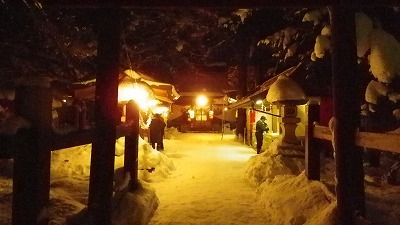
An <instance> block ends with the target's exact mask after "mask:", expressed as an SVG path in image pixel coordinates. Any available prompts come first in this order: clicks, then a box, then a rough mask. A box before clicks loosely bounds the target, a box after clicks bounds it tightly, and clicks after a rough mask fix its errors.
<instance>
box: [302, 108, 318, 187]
mask: <svg viewBox="0 0 400 225" xmlns="http://www.w3.org/2000/svg"><path fill="white" fill-rule="evenodd" d="M315 121H319V105H318V102H315V101H309V103H308V121H307V125H306V146H305V147H306V154H305V155H306V159H305V164H306V176H307V178H308V179H309V180H320V152H319V150H318V146H317V141H318V140H317V139H316V138H314V137H313V134H314V122H315Z"/></svg>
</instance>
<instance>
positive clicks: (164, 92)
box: [74, 69, 180, 103]
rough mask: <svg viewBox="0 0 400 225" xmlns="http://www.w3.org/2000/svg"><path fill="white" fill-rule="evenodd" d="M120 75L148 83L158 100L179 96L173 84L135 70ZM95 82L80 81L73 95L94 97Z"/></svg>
mask: <svg viewBox="0 0 400 225" xmlns="http://www.w3.org/2000/svg"><path fill="white" fill-rule="evenodd" d="M122 77H123V78H122V79H125V78H128V79H132V80H136V81H141V82H144V83H146V84H148V85H149V86H150V87H151V89H152V90H153V91H154V94H155V97H156V98H157V99H158V100H160V101H163V102H168V103H172V102H174V100H176V99H178V98H179V97H180V95H179V93H178V92H177V91H176V89H175V87H174V85H172V84H169V83H163V82H158V81H154V79H152V78H151V77H149V76H146V75H144V74H142V73H138V72H136V71H133V70H130V69H129V70H125V71H124V73H123V74H122ZM122 79H120V80H122ZM95 82H96V80H95V79H93V80H90V81H86V82H80V83H79V85H83V87H79V88H76V89H75V90H74V93H75V96H76V97H77V98H80V99H92V98H94V95H95V90H96V87H95Z"/></svg>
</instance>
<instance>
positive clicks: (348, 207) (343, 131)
mask: <svg viewBox="0 0 400 225" xmlns="http://www.w3.org/2000/svg"><path fill="white" fill-rule="evenodd" d="M41 2H42V3H43V7H44V8H46V7H57V8H98V9H99V10H101V15H102V18H98V20H97V21H98V24H99V25H100V26H99V27H100V29H99V36H98V53H97V54H98V55H97V57H98V70H99V73H98V74H97V82H96V105H97V106H98V107H97V109H98V111H97V112H96V113H97V114H98V116H97V117H96V124H97V125H98V126H99V128H101V129H98V130H97V131H98V133H97V135H96V137H97V138H96V139H95V141H94V142H93V152H92V154H93V156H92V162H91V164H92V166H91V176H90V188H89V204H88V208H89V210H91V211H92V214H93V216H94V218H96V224H98V225H111V213H112V212H111V199H112V176H113V174H112V173H113V166H114V165H113V163H114V161H113V157H114V155H113V150H112V149H114V142H115V132H116V129H115V122H114V121H115V115H116V112H117V96H118V93H117V92H118V91H117V90H118V62H119V59H118V57H119V36H120V29H119V27H120V23H119V22H120V19H119V9H120V8H121V7H122V8H170V7H178V8H197V7H206V8H271V7H288V8H294V7H316V6H319V7H322V6H327V7H328V9H329V14H330V19H331V26H332V39H331V40H332V42H331V45H332V46H331V54H332V82H333V100H334V116H335V117H336V119H337V124H336V128H335V140H334V143H335V146H336V148H335V149H336V178H337V186H336V194H337V207H338V213H339V218H340V223H341V224H342V225H344V224H355V221H354V216H355V214H356V213H360V214H361V215H363V213H364V207H365V206H364V183H363V167H362V150H361V149H359V147H357V146H356V145H355V131H356V129H357V128H358V125H359V120H360V116H359V114H360V113H359V110H360V109H359V106H358V102H359V98H358V96H357V87H358V85H359V78H358V76H355V74H356V73H357V54H356V35H355V21H354V12H353V7H357V6H358V7H366V6H369V7H371V6H393V5H396V4H398V3H399V2H398V1H395V0H370V1H368V0H347V1H346V0H218V1H210V0H195V1H185V0H170V1H159V0H116V1H112V0H87V1H84V2H81V1H79V0H42V1H41ZM104 18H106V19H104ZM110 152H111V153H112V154H110Z"/></svg>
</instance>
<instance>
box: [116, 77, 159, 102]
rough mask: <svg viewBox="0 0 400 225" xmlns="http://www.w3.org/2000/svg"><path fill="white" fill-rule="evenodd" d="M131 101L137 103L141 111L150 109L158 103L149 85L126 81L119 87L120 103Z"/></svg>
mask: <svg viewBox="0 0 400 225" xmlns="http://www.w3.org/2000/svg"><path fill="white" fill-rule="evenodd" d="M129 100H134V101H136V103H137V104H138V105H139V107H140V108H141V109H148V108H149V107H152V106H155V105H156V104H157V103H158V102H157V100H155V98H154V93H153V90H152V89H151V88H150V87H149V86H148V85H147V84H145V83H143V82H131V81H127V80H124V81H123V82H121V83H120V84H119V86H118V102H128V101H129Z"/></svg>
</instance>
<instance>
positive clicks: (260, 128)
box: [256, 116, 269, 154]
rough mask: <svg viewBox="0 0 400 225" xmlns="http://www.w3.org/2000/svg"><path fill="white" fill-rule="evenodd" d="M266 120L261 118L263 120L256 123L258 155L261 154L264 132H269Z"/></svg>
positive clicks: (263, 117)
mask: <svg viewBox="0 0 400 225" xmlns="http://www.w3.org/2000/svg"><path fill="white" fill-rule="evenodd" d="M265 120H266V118H265V116H261V118H260V119H259V120H258V121H257V123H256V139H257V154H260V152H261V146H262V144H263V137H264V132H268V131H269V128H268V125H267V124H266V123H265Z"/></svg>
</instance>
